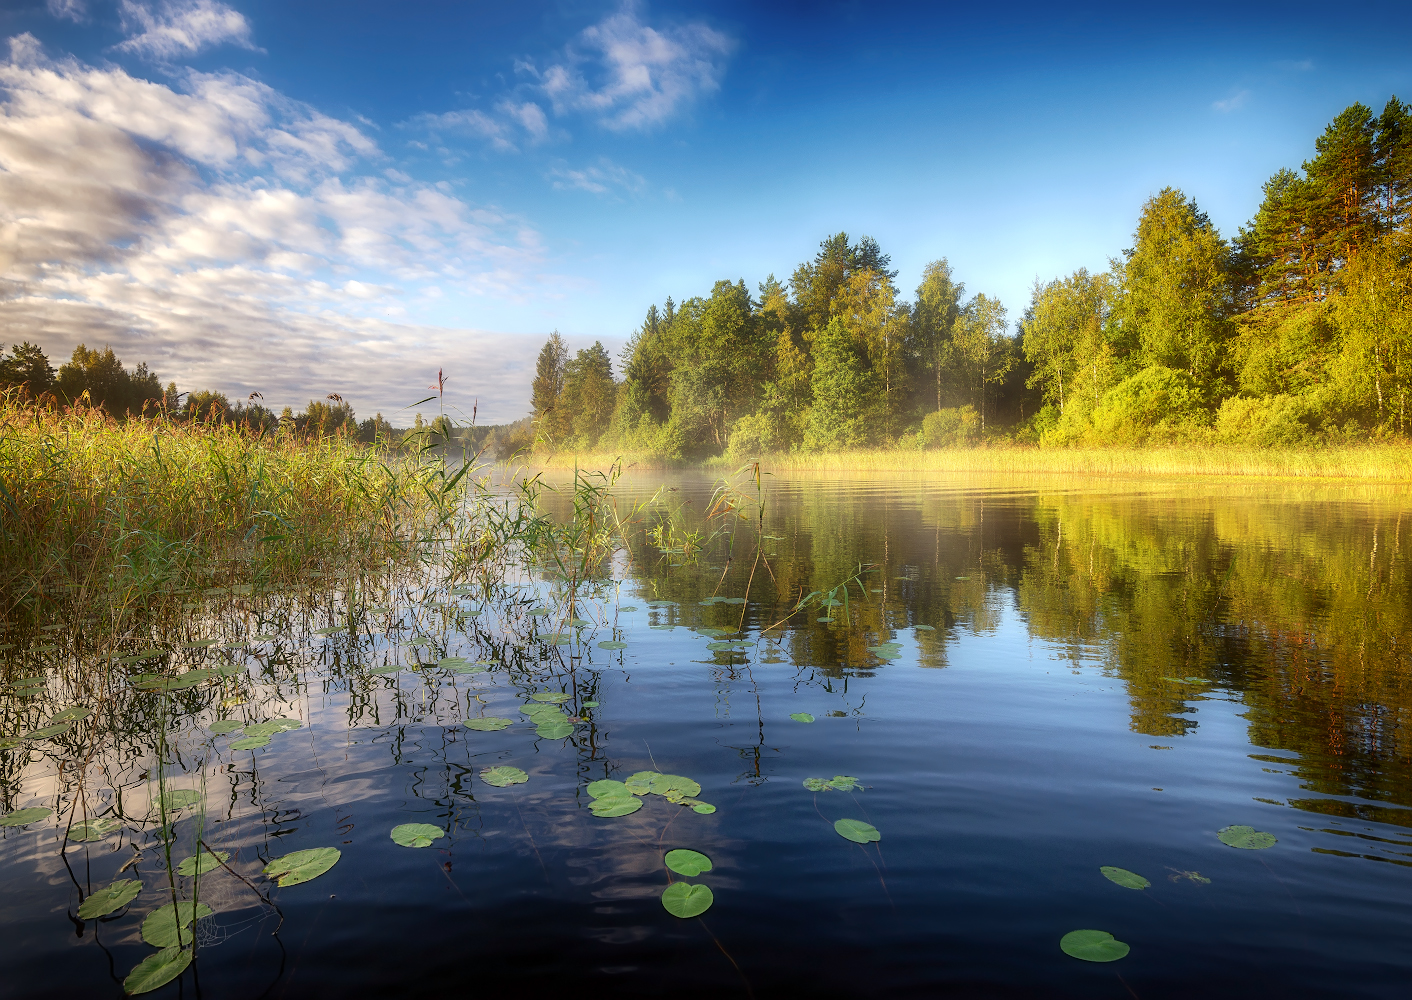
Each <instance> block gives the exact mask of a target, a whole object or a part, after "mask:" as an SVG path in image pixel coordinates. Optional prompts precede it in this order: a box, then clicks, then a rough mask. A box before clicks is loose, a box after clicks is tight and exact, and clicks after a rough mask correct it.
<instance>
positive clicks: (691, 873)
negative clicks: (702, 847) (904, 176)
mask: <svg viewBox="0 0 1412 1000" xmlns="http://www.w3.org/2000/svg"><path fill="white" fill-rule="evenodd" d="M666 862H667V867H668V868H670V869H671V870H672V871H674V872H676V873H677V874H678V875H685V876H687V878H695V877H696V876H698V875H700V874H701V873H702V872H709V871H710V870H711V868H712V867H713V866H712V864H711V859H710V858H708V857H707V856H706V855H704V854H702V853H701V852H700V851H688V850H686V849H685V848H678V849H677V850H675V851H668V852H667V857H666Z"/></svg>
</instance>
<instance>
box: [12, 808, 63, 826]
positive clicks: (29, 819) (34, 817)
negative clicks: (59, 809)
mask: <svg viewBox="0 0 1412 1000" xmlns="http://www.w3.org/2000/svg"><path fill="white" fill-rule="evenodd" d="M53 811H54V810H52V809H47V808H45V807H44V806H30V807H29V808H28V809H16V810H15V811H14V812H8V813H6V814H5V815H3V816H0V826H27V825H29V824H30V823H38V822H39V821H40V820H42V819H44V818H45V817H47V816H48V815H49V814H50V813H52V812H53Z"/></svg>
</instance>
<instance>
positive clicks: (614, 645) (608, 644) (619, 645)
mask: <svg viewBox="0 0 1412 1000" xmlns="http://www.w3.org/2000/svg"><path fill="white" fill-rule="evenodd" d="M598 648H599V649H627V648H628V644H627V643H625V642H619V641H618V640H616V639H604V640H603V641H602V642H600V643H599V644H598Z"/></svg>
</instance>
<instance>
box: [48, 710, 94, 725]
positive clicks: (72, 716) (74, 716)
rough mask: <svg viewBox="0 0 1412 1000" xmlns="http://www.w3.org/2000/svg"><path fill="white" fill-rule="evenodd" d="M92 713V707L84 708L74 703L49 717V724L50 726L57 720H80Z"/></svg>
mask: <svg viewBox="0 0 1412 1000" xmlns="http://www.w3.org/2000/svg"><path fill="white" fill-rule="evenodd" d="M92 714H93V709H91V708H84V707H83V706H82V705H74V706H73V707H71V708H66V709H64V710H63V711H62V712H60V713H59V714H58V715H56V716H54V717H53V718H52V719H50V720H49V725H51V726H52V725H54V724H55V723H58V722H82V721H83V720H84V719H86V718H88V717H89V716H90V715H92Z"/></svg>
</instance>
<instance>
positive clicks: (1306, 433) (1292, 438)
mask: <svg viewBox="0 0 1412 1000" xmlns="http://www.w3.org/2000/svg"><path fill="white" fill-rule="evenodd" d="M1315 416H1316V414H1315V408H1314V407H1313V406H1312V405H1311V404H1310V402H1309V401H1308V400H1306V399H1303V398H1302V397H1299V396H1290V395H1284V394H1282V395H1279V396H1263V397H1258V398H1240V397H1236V396H1232V397H1231V398H1230V399H1228V400H1226V401H1225V402H1224V403H1222V404H1221V409H1220V411H1219V412H1218V413H1217V414H1216V434H1217V436H1218V437H1219V438H1220V439H1221V440H1222V441H1224V442H1226V443H1227V444H1247V445H1255V446H1257V447H1261V448H1270V447H1290V446H1294V445H1302V444H1309V443H1311V442H1312V441H1313V440H1314V433H1313V431H1312V429H1311V427H1310V421H1311V419H1313V418H1315Z"/></svg>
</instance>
